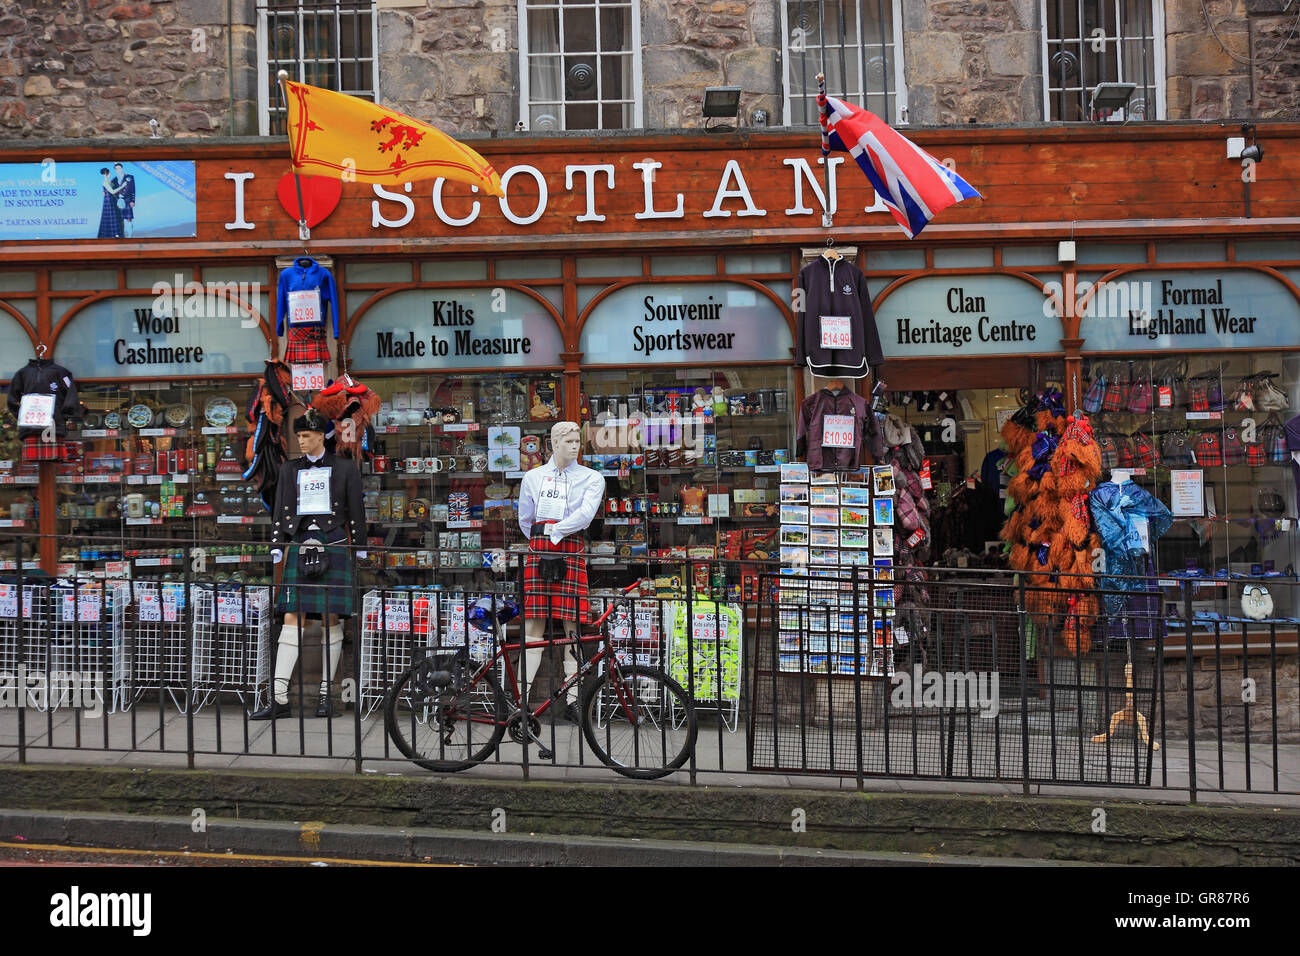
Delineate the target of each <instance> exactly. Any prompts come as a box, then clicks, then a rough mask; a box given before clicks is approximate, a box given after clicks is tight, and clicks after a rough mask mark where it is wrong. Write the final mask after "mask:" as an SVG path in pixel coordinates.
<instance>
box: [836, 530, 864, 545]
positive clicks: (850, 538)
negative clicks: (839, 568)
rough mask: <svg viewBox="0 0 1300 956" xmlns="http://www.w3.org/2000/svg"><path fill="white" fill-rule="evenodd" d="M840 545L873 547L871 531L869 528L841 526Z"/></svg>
mask: <svg viewBox="0 0 1300 956" xmlns="http://www.w3.org/2000/svg"><path fill="white" fill-rule="evenodd" d="M840 547H841V548H869V547H871V531H870V530H869V529H867V528H841V529H840Z"/></svg>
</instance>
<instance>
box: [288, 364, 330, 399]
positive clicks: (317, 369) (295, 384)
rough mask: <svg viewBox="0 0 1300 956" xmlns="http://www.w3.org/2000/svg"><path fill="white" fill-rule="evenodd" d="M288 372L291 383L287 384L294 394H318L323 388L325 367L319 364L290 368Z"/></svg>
mask: <svg viewBox="0 0 1300 956" xmlns="http://www.w3.org/2000/svg"><path fill="white" fill-rule="evenodd" d="M290 372H291V373H292V375H293V381H292V382H290V383H289V384H290V388H292V389H293V390H294V391H295V392H319V391H320V390H321V389H322V388H324V387H325V366H324V365H322V364H320V363H319V362H317V363H316V364H315V365H294V366H291V367H290Z"/></svg>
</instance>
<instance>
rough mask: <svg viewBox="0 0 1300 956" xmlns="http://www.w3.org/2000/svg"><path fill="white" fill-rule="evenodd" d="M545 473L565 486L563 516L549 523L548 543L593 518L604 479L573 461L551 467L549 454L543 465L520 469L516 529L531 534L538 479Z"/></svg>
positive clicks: (580, 529)
mask: <svg viewBox="0 0 1300 956" xmlns="http://www.w3.org/2000/svg"><path fill="white" fill-rule="evenodd" d="M548 477H555V478H558V479H559V480H560V481H561V482H563V483H565V484H566V486H567V492H568V493H567V496H566V498H565V506H564V516H563V517H562V518H560V520H559V521H557V522H555V524H553V525H551V527H550V529H549V530H550V538H551V543H552V544H559V543H560V539H561V538H563V537H564V536H565V535H569V534H573V533H574V532H575V531H582V530H584V529H585V528H586V527H587V526H588V525H590V524H591V522H592V521H593V520H594V519H595V517H596V513H597V512H598V511H599V510H600V502H601V500H602V499H603V498H604V497H605V479H604V478H602V477H601V476H600V473H599V472H597V471H593V470H592V469H591V468H588V467H587V466H586V465H580V464H578V463H577V462H576V461H575V462H571V463H570V464H569V466H568V467H567V468H565V469H564V470H563V471H561V470H560V469H558V468H556V467H555V458H554V456H552V457H551V458H550V460H549V461H547V462H546V464H544V465H539V466H538V467H537V468H532V469H530V470H528V471H526V472H524V480H523V482H522V483H521V484H520V486H519V530H521V531H522V532H523V533H524V537H526V538H527V537H531V536H532V533H533V520H534V518H535V516H536V514H537V495H538V492H539V491H541V488H542V482H543V481H544V480H545V479H546V478H548Z"/></svg>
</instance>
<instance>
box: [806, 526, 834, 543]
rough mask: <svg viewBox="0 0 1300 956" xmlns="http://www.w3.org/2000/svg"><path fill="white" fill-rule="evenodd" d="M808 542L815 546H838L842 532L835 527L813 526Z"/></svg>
mask: <svg viewBox="0 0 1300 956" xmlns="http://www.w3.org/2000/svg"><path fill="white" fill-rule="evenodd" d="M808 544H809V545H810V546H811V547H814V548H838V547H839V546H840V533H839V532H838V531H836V530H835V529H834V528H830V529H827V528H813V529H812V531H811V534H810V538H809V541H808Z"/></svg>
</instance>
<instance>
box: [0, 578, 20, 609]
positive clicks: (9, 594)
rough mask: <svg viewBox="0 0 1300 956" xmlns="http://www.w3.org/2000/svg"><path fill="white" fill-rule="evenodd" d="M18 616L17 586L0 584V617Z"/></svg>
mask: <svg viewBox="0 0 1300 956" xmlns="http://www.w3.org/2000/svg"><path fill="white" fill-rule="evenodd" d="M17 616H18V586H17V585H15V584H0V617H17Z"/></svg>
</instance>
